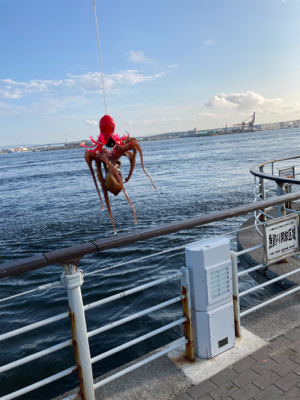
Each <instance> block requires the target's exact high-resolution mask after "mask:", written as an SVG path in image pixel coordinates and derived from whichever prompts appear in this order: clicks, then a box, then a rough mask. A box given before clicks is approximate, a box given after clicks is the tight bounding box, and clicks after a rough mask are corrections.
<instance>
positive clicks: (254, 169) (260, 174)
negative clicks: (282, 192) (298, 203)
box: [250, 156, 300, 185]
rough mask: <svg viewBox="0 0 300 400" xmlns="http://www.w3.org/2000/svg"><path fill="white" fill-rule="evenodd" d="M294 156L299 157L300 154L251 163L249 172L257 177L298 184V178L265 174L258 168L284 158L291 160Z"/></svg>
mask: <svg viewBox="0 0 300 400" xmlns="http://www.w3.org/2000/svg"><path fill="white" fill-rule="evenodd" d="M295 158H300V156H295V157H286V158H280V159H278V160H271V161H266V162H264V163H261V164H256V165H253V167H251V168H250V172H251V174H252V175H254V176H258V177H259V178H264V179H268V180H271V181H276V182H280V183H291V184H298V185H299V184H300V179H290V178H284V177H280V176H277V175H272V174H266V173H265V172H262V171H261V170H260V168H262V167H264V166H265V165H267V164H273V163H275V162H280V161H285V160H293V159H295Z"/></svg>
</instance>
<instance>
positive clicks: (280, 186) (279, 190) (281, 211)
mask: <svg viewBox="0 0 300 400" xmlns="http://www.w3.org/2000/svg"><path fill="white" fill-rule="evenodd" d="M276 183H277V191H276V194H277V196H282V195H283V194H285V189H284V183H282V182H276ZM284 208H285V203H283V204H278V205H277V218H280V217H284V216H285V214H286V212H285V209H284Z"/></svg>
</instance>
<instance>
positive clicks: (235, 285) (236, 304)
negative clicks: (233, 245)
mask: <svg viewBox="0 0 300 400" xmlns="http://www.w3.org/2000/svg"><path fill="white" fill-rule="evenodd" d="M230 254H231V262H232V291H233V296H232V298H233V310H234V327H235V336H237V337H240V336H242V335H241V317H240V295H239V278H238V269H237V255H236V253H235V252H234V251H231V252H230Z"/></svg>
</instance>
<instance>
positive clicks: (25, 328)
mask: <svg viewBox="0 0 300 400" xmlns="http://www.w3.org/2000/svg"><path fill="white" fill-rule="evenodd" d="M69 316H70V313H69V311H67V312H65V313H62V314H59V315H56V316H55V317H51V318H47V319H44V320H42V321H39V322H35V323H34V324H30V325H26V326H23V328H19V329H16V330H14V331H11V332H7V333H3V335H0V341H1V340H5V339H9V338H11V337H14V336H17V335H20V334H21V333H25V332H28V331H31V330H32V329H36V328H40V327H41V326H44V325H48V324H52V322H57V321H60V320H61V319H64V318H68V317H69Z"/></svg>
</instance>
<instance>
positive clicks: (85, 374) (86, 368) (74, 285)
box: [0, 264, 194, 400]
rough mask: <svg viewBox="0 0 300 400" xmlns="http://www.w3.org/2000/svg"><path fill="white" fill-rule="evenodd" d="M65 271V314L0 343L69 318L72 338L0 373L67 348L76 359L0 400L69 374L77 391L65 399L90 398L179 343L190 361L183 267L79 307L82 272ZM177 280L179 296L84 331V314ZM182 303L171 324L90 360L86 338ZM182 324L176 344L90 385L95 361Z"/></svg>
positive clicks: (70, 266)
mask: <svg viewBox="0 0 300 400" xmlns="http://www.w3.org/2000/svg"><path fill="white" fill-rule="evenodd" d="M64 269H65V272H64V273H63V274H62V276H61V279H62V282H63V285H64V287H65V288H66V289H67V291H68V302H69V310H70V311H69V312H66V313H63V314H60V315H57V316H54V317H52V318H48V319H45V320H42V321H40V322H38V323H35V324H31V325H27V326H25V327H23V328H21V329H17V330H15V331H11V332H8V333H6V334H3V335H1V336H0V341H3V340H5V339H8V338H11V337H14V336H17V335H20V334H22V333H25V332H28V331H30V330H33V329H36V328H39V327H41V326H45V325H48V324H51V323H54V322H56V321H59V320H61V319H64V318H67V317H70V319H71V328H72V336H73V338H72V339H69V340H67V341H65V342H63V343H60V344H58V345H56V346H53V347H50V348H48V349H45V350H43V351H40V352H37V353H35V354H33V355H30V356H28V357H24V358H21V359H19V360H17V361H14V362H11V363H9V364H6V365H4V366H2V367H0V373H3V372H5V371H8V370H11V369H13V368H16V367H18V366H20V365H23V364H26V363H28V362H30V361H33V360H37V359H39V358H41V357H43V356H46V355H48V354H51V353H53V352H56V351H58V350H61V349H63V348H65V347H67V346H71V345H74V350H75V360H76V365H74V366H73V367H71V368H68V369H66V370H64V371H62V372H60V373H58V374H55V375H52V376H50V377H48V378H47V379H43V380H41V381H39V382H37V383H35V384H33V385H30V386H27V387H25V388H23V389H21V390H17V391H15V392H13V393H11V394H8V395H6V396H4V397H1V400H9V399H14V398H16V397H18V396H21V395H23V394H26V393H28V392H31V391H33V390H35V389H37V388H39V387H42V386H44V385H46V384H48V383H51V382H55V381H56V380H58V379H60V378H62V377H65V376H67V375H70V374H71V373H73V372H74V371H77V372H78V376H79V385H80V392H79V393H76V394H74V396H71V397H69V399H71V398H72V399H75V398H77V397H82V399H88V400H89V399H94V398H95V397H94V391H95V389H97V388H98V387H100V386H103V385H104V384H106V383H108V382H110V381H112V380H114V379H116V378H118V377H120V376H122V375H125V374H126V373H128V372H130V371H132V370H134V369H136V368H138V367H140V366H142V365H144V364H146V363H148V362H150V361H152V360H154V359H156V358H158V357H161V356H162V355H164V354H166V353H168V352H169V351H171V350H173V349H175V348H177V347H180V346H182V345H183V344H185V345H186V354H187V357H188V358H189V359H190V360H193V359H194V350H193V334H192V325H191V306H190V293H189V287H190V285H189V275H188V270H187V269H186V268H185V267H182V268H181V269H180V272H178V273H176V274H173V275H169V276H166V277H164V278H161V279H158V280H155V281H152V282H149V283H147V284H144V285H141V286H137V287H135V288H133V289H130V290H127V291H123V292H122V293H118V294H116V295H113V296H110V297H107V298H104V299H102V300H100V301H97V302H94V303H91V304H87V305H85V306H83V303H82V297H81V290H80V286H81V285H82V283H83V278H82V271H81V270H78V269H77V266H76V265H74V264H67V265H65V266H64ZM178 278H181V288H182V293H181V294H180V295H179V296H177V297H174V298H172V299H170V300H168V301H165V302H163V303H160V304H157V305H156V306H153V307H150V308H147V309H145V310H143V311H140V312H138V313H135V314H132V315H130V316H128V317H125V318H122V319H120V320H117V321H114V322H112V323H110V324H107V325H104V326H102V327H100V328H97V329H94V330H92V331H90V332H88V331H87V328H86V322H85V315H84V313H85V311H87V310H91V309H93V308H95V307H99V306H102V305H104V304H107V303H109V302H112V301H115V300H118V299H121V298H123V297H126V296H129V295H131V294H133V293H137V292H140V291H143V290H146V289H148V288H150V287H153V286H156V285H159V284H161V283H163V282H168V281H171V280H173V279H178ZM178 302H182V305H183V314H184V316H183V317H182V318H180V319H178V320H176V321H174V322H172V323H169V324H167V325H165V326H163V327H161V328H159V329H156V330H154V331H152V332H149V333H147V334H145V335H143V336H140V337H138V338H136V339H134V340H131V341H129V342H127V343H124V344H123V345H120V346H118V347H116V348H114V349H111V350H109V351H106V352H104V353H102V354H99V355H97V356H95V357H93V358H91V356H90V350H89V343H88V339H89V338H90V337H92V336H95V335H98V334H100V333H103V332H105V331H108V330H110V329H113V328H115V327H117V326H120V325H122V324H125V323H127V322H129V321H132V320H134V319H137V318H140V317H141V316H143V315H146V314H149V313H152V312H154V311H156V310H159V309H162V308H164V307H168V306H170V305H172V304H175V303H178ZM181 324H184V331H185V336H184V337H182V338H181V339H180V340H179V341H176V343H170V344H169V345H168V346H167V347H166V348H165V349H164V350H161V351H159V352H158V353H156V354H155V355H153V356H151V357H148V358H145V359H144V360H143V361H141V362H139V363H136V364H134V365H132V366H131V367H128V368H126V369H124V370H122V371H121V372H119V373H117V374H114V375H112V376H110V377H109V378H106V379H104V380H102V381H100V382H98V383H96V384H94V383H93V375H92V364H93V363H96V362H97V361H100V360H103V359H104V358H106V357H109V356H110V355H112V354H115V353H117V352H119V351H122V350H124V349H126V348H128V347H131V346H133V345H135V344H137V343H140V342H142V341H144V340H146V339H149V338H150V337H153V336H155V335H158V334H159V333H162V332H165V331H166V330H168V329H171V328H174V327H175V326H178V325H181Z"/></svg>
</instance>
